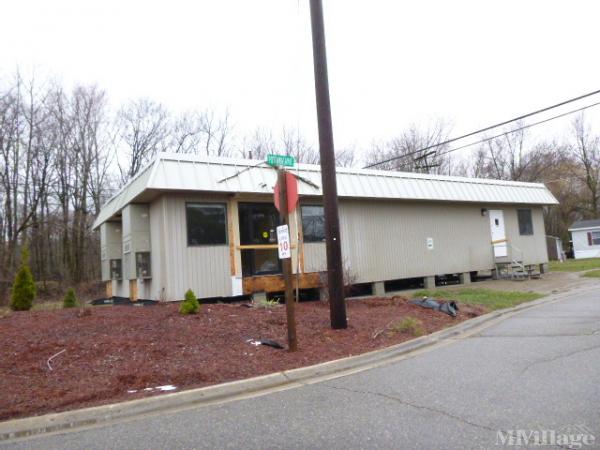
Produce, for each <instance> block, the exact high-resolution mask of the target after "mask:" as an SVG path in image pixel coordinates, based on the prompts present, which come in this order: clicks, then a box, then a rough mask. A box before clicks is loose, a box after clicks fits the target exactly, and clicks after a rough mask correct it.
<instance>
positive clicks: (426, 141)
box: [366, 119, 450, 173]
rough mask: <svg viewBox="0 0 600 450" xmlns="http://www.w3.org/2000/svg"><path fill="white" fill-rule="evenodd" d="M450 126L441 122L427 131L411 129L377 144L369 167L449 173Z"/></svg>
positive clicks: (432, 124)
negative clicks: (445, 143)
mask: <svg viewBox="0 0 600 450" xmlns="http://www.w3.org/2000/svg"><path fill="white" fill-rule="evenodd" d="M449 130H450V129H449V127H448V125H447V123H446V122H444V121H443V120H441V119H440V120H437V121H435V122H433V123H431V124H430V125H429V126H428V127H426V128H419V127H417V126H416V125H412V126H410V127H409V128H408V129H407V130H405V131H404V132H402V133H401V134H400V135H399V136H398V137H396V138H394V139H392V140H391V141H388V142H384V143H379V144H374V145H373V149H372V150H371V152H370V153H369V154H368V155H367V158H366V162H367V165H370V164H375V163H381V164H377V165H376V166H374V167H373V168H375V169H381V170H400V171H405V172H422V173H447V172H448V165H449V162H450V157H449V156H448V155H444V151H445V150H446V149H447V145H441V143H442V142H444V141H445V140H447V138H448V133H449Z"/></svg>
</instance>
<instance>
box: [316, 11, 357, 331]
mask: <svg viewBox="0 0 600 450" xmlns="http://www.w3.org/2000/svg"><path fill="white" fill-rule="evenodd" d="M310 19H311V28H312V41H313V61H314V71H315V94H316V99H317V122H318V126H319V153H320V155H321V182H322V185H323V206H324V209H325V245H326V250H327V289H328V291H329V314H330V318H331V328H333V329H340V328H346V327H347V326H348V323H347V320H346V301H345V298H344V268H343V266H342V247H341V244H340V219H339V216H338V199H337V185H336V177H335V154H334V150H333V128H332V125H331V105H330V102H329V80H328V76H327V53H326V51H325V25H324V21H323V4H322V2H321V0H310Z"/></svg>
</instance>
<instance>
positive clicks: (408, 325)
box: [391, 317, 425, 336]
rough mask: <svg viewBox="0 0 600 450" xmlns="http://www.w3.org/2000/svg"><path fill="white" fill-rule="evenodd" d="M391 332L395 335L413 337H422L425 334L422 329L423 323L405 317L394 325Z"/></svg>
mask: <svg viewBox="0 0 600 450" xmlns="http://www.w3.org/2000/svg"><path fill="white" fill-rule="evenodd" d="M391 330H392V331H394V332H397V333H408V334H412V335H413V336H423V335H424V334H425V328H423V322H421V321H420V320H419V319H415V318H414V317H406V318H404V319H403V320H402V321H401V322H398V323H396V324H394V325H393V326H392V327H391Z"/></svg>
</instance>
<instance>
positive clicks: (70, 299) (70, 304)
mask: <svg viewBox="0 0 600 450" xmlns="http://www.w3.org/2000/svg"><path fill="white" fill-rule="evenodd" d="M78 304H79V302H78V301H77V297H75V289H73V288H69V289H68V290H67V293H66V294H65V298H63V308H75V307H76V306H77V305H78Z"/></svg>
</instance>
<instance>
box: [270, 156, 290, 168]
mask: <svg viewBox="0 0 600 450" xmlns="http://www.w3.org/2000/svg"><path fill="white" fill-rule="evenodd" d="M267 164H268V165H270V166H275V167H276V166H279V167H281V166H284V167H294V164H296V159H295V158H294V157H293V156H290V155H267Z"/></svg>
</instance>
